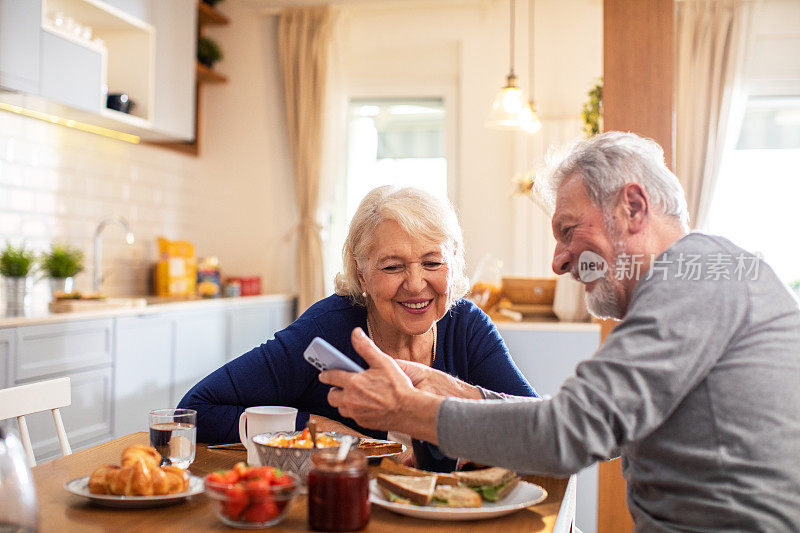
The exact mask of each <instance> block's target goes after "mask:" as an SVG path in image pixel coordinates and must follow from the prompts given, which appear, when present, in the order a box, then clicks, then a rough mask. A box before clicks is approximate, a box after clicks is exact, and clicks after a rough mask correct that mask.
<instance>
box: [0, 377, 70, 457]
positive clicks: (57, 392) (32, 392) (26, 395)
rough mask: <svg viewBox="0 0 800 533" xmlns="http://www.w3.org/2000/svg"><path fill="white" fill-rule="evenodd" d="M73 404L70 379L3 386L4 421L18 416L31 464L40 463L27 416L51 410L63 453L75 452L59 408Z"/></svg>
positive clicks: (1, 412) (0, 392)
mask: <svg viewBox="0 0 800 533" xmlns="http://www.w3.org/2000/svg"><path fill="white" fill-rule="evenodd" d="M71 403H72V393H71V390H70V385H69V378H58V379H51V380H48V381H39V382H37V383H30V384H28V385H20V386H18V387H10V388H8V389H0V420H5V419H6V418H16V419H17V424H18V425H19V436H20V439H21V440H22V447H23V448H24V449H25V454H26V455H27V456H28V463H29V464H30V466H36V458H35V457H34V456H33V446H31V437H30V435H29V434H28V425H27V424H26V423H25V415H30V414H33V413H38V412H40V411H47V410H49V411H50V412H51V413H52V414H53V421H54V422H55V424H56V432H57V433H58V443H59V444H60V445H61V453H62V454H63V455H69V454H71V453H72V449H71V448H70V447H69V441H68V440H67V432H66V431H64V423H63V422H62V421H61V413H60V412H59V408H61V407H68V406H69V405H70V404H71Z"/></svg>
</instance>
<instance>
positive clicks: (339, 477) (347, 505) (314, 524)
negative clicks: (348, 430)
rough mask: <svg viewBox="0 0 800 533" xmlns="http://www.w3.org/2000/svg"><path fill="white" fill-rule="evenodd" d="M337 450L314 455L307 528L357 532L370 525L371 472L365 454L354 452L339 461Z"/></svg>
mask: <svg viewBox="0 0 800 533" xmlns="http://www.w3.org/2000/svg"><path fill="white" fill-rule="evenodd" d="M337 452H338V450H337V449H336V448H326V449H320V450H318V451H316V452H314V454H313V455H312V456H311V461H312V463H313V466H312V467H311V471H309V473H308V525H309V527H310V528H311V529H312V530H314V531H358V530H359V529H363V528H364V527H365V526H366V525H367V522H369V507H370V504H369V470H368V469H367V458H366V456H365V455H364V453H363V452H361V451H359V450H357V449H351V450H350V451H349V452H348V454H347V456H346V457H345V458H344V460H341V461H340V460H338V458H337Z"/></svg>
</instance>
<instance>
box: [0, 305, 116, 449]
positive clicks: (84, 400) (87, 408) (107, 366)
mask: <svg viewBox="0 0 800 533" xmlns="http://www.w3.org/2000/svg"><path fill="white" fill-rule="evenodd" d="M4 332H6V335H7V334H8V333H13V334H15V339H14V343H15V346H14V352H13V357H12V370H11V374H12V381H13V382H12V383H11V385H22V384H24V383H29V382H32V381H41V380H44V379H52V378H56V377H64V376H67V377H69V378H70V380H71V386H72V404H71V405H70V406H69V407H66V408H64V409H62V410H61V414H62V417H63V420H64V427H65V429H66V430H67V436H68V437H69V441H70V444H71V445H72V447H73V449H80V448H83V447H86V446H90V445H92V444H94V443H96V442H99V441H102V440H105V439H106V438H108V437H110V436H111V424H112V418H111V416H112V415H111V395H112V388H111V362H112V353H111V350H112V333H113V321H112V319H110V318H105V319H99V320H81V321H75V322H66V323H58V324H43V325H37V326H23V327H19V328H17V329H16V331H14V330H4ZM26 419H27V422H28V429H29V430H30V434H31V443H32V444H33V451H34V453H35V454H36V457H37V459H39V460H41V459H49V458H52V457H54V456H56V455H58V453H59V446H58V440H57V437H56V432H55V426H54V425H53V419H52V416H51V415H50V412H49V411H47V412H43V413H37V414H34V415H31V416H30V417H26Z"/></svg>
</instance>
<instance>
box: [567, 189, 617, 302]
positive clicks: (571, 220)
mask: <svg viewBox="0 0 800 533" xmlns="http://www.w3.org/2000/svg"><path fill="white" fill-rule="evenodd" d="M552 226H553V236H554V237H555V238H556V249H555V253H554V254H553V272H555V273H556V274H558V275H561V274H567V273H568V274H571V275H572V277H573V278H575V279H577V280H579V281H581V282H583V283H584V284H585V285H586V305H587V307H588V308H589V312H590V313H592V314H593V315H594V316H596V317H599V318H622V317H623V316H624V315H625V311H626V310H627V298H626V296H625V287H624V286H623V284H622V282H621V281H620V280H617V279H615V277H614V273H615V272H616V270H617V268H616V267H617V261H618V258H619V256H620V254H621V253H622V252H623V251H624V245H623V242H622V240H621V232H617V231H611V232H609V229H608V228H607V224H606V220H605V217H604V216H603V211H602V209H601V208H600V206H598V205H597V204H595V203H594V202H593V201H592V199H591V198H590V197H589V195H588V194H587V192H586V187H585V186H584V183H583V178H582V177H581V176H580V175H578V174H573V175H572V176H570V177H568V178H567V179H566V180H564V182H563V183H562V185H561V187H560V188H559V189H558V195H557V197H556V209H555V213H554V214H553V220H552Z"/></svg>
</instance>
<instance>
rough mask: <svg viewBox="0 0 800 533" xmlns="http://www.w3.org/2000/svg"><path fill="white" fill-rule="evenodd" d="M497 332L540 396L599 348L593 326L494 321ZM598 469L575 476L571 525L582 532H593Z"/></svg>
mask: <svg viewBox="0 0 800 533" xmlns="http://www.w3.org/2000/svg"><path fill="white" fill-rule="evenodd" d="M497 329H498V331H499V332H500V335H501V336H502V337H503V340H504V341H505V343H506V346H508V350H509V352H511V356H512V357H513V359H514V363H516V365H517V367H518V368H519V370H520V372H522V374H523V375H524V376H525V378H527V380H528V381H529V382H530V383H531V385H533V388H534V389H536V392H537V393H539V395H540V396H552V395H554V394H555V393H556V392H558V390H559V389H560V388H561V384H562V383H563V382H564V380H565V379H567V378H568V377H570V376H572V375H574V374H575V367H576V366H577V365H578V363H579V362H581V361H583V360H584V359H589V358H590V357H591V356H592V355H593V354H594V352H595V351H597V348H598V347H599V345H600V327H599V326H598V325H597V324H581V323H561V322H552V323H548V322H541V323H535V322H533V323H524V322H523V323H504V322H498V323H497ZM597 511H598V466H597V465H596V464H595V465H592V466H589V467H587V468H584V469H583V470H581V471H580V472H579V473H578V475H577V503H576V515H575V525H576V526H577V527H578V528H580V529H581V531H583V532H584V533H595V532H596V531H597V515H598V512H597Z"/></svg>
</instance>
